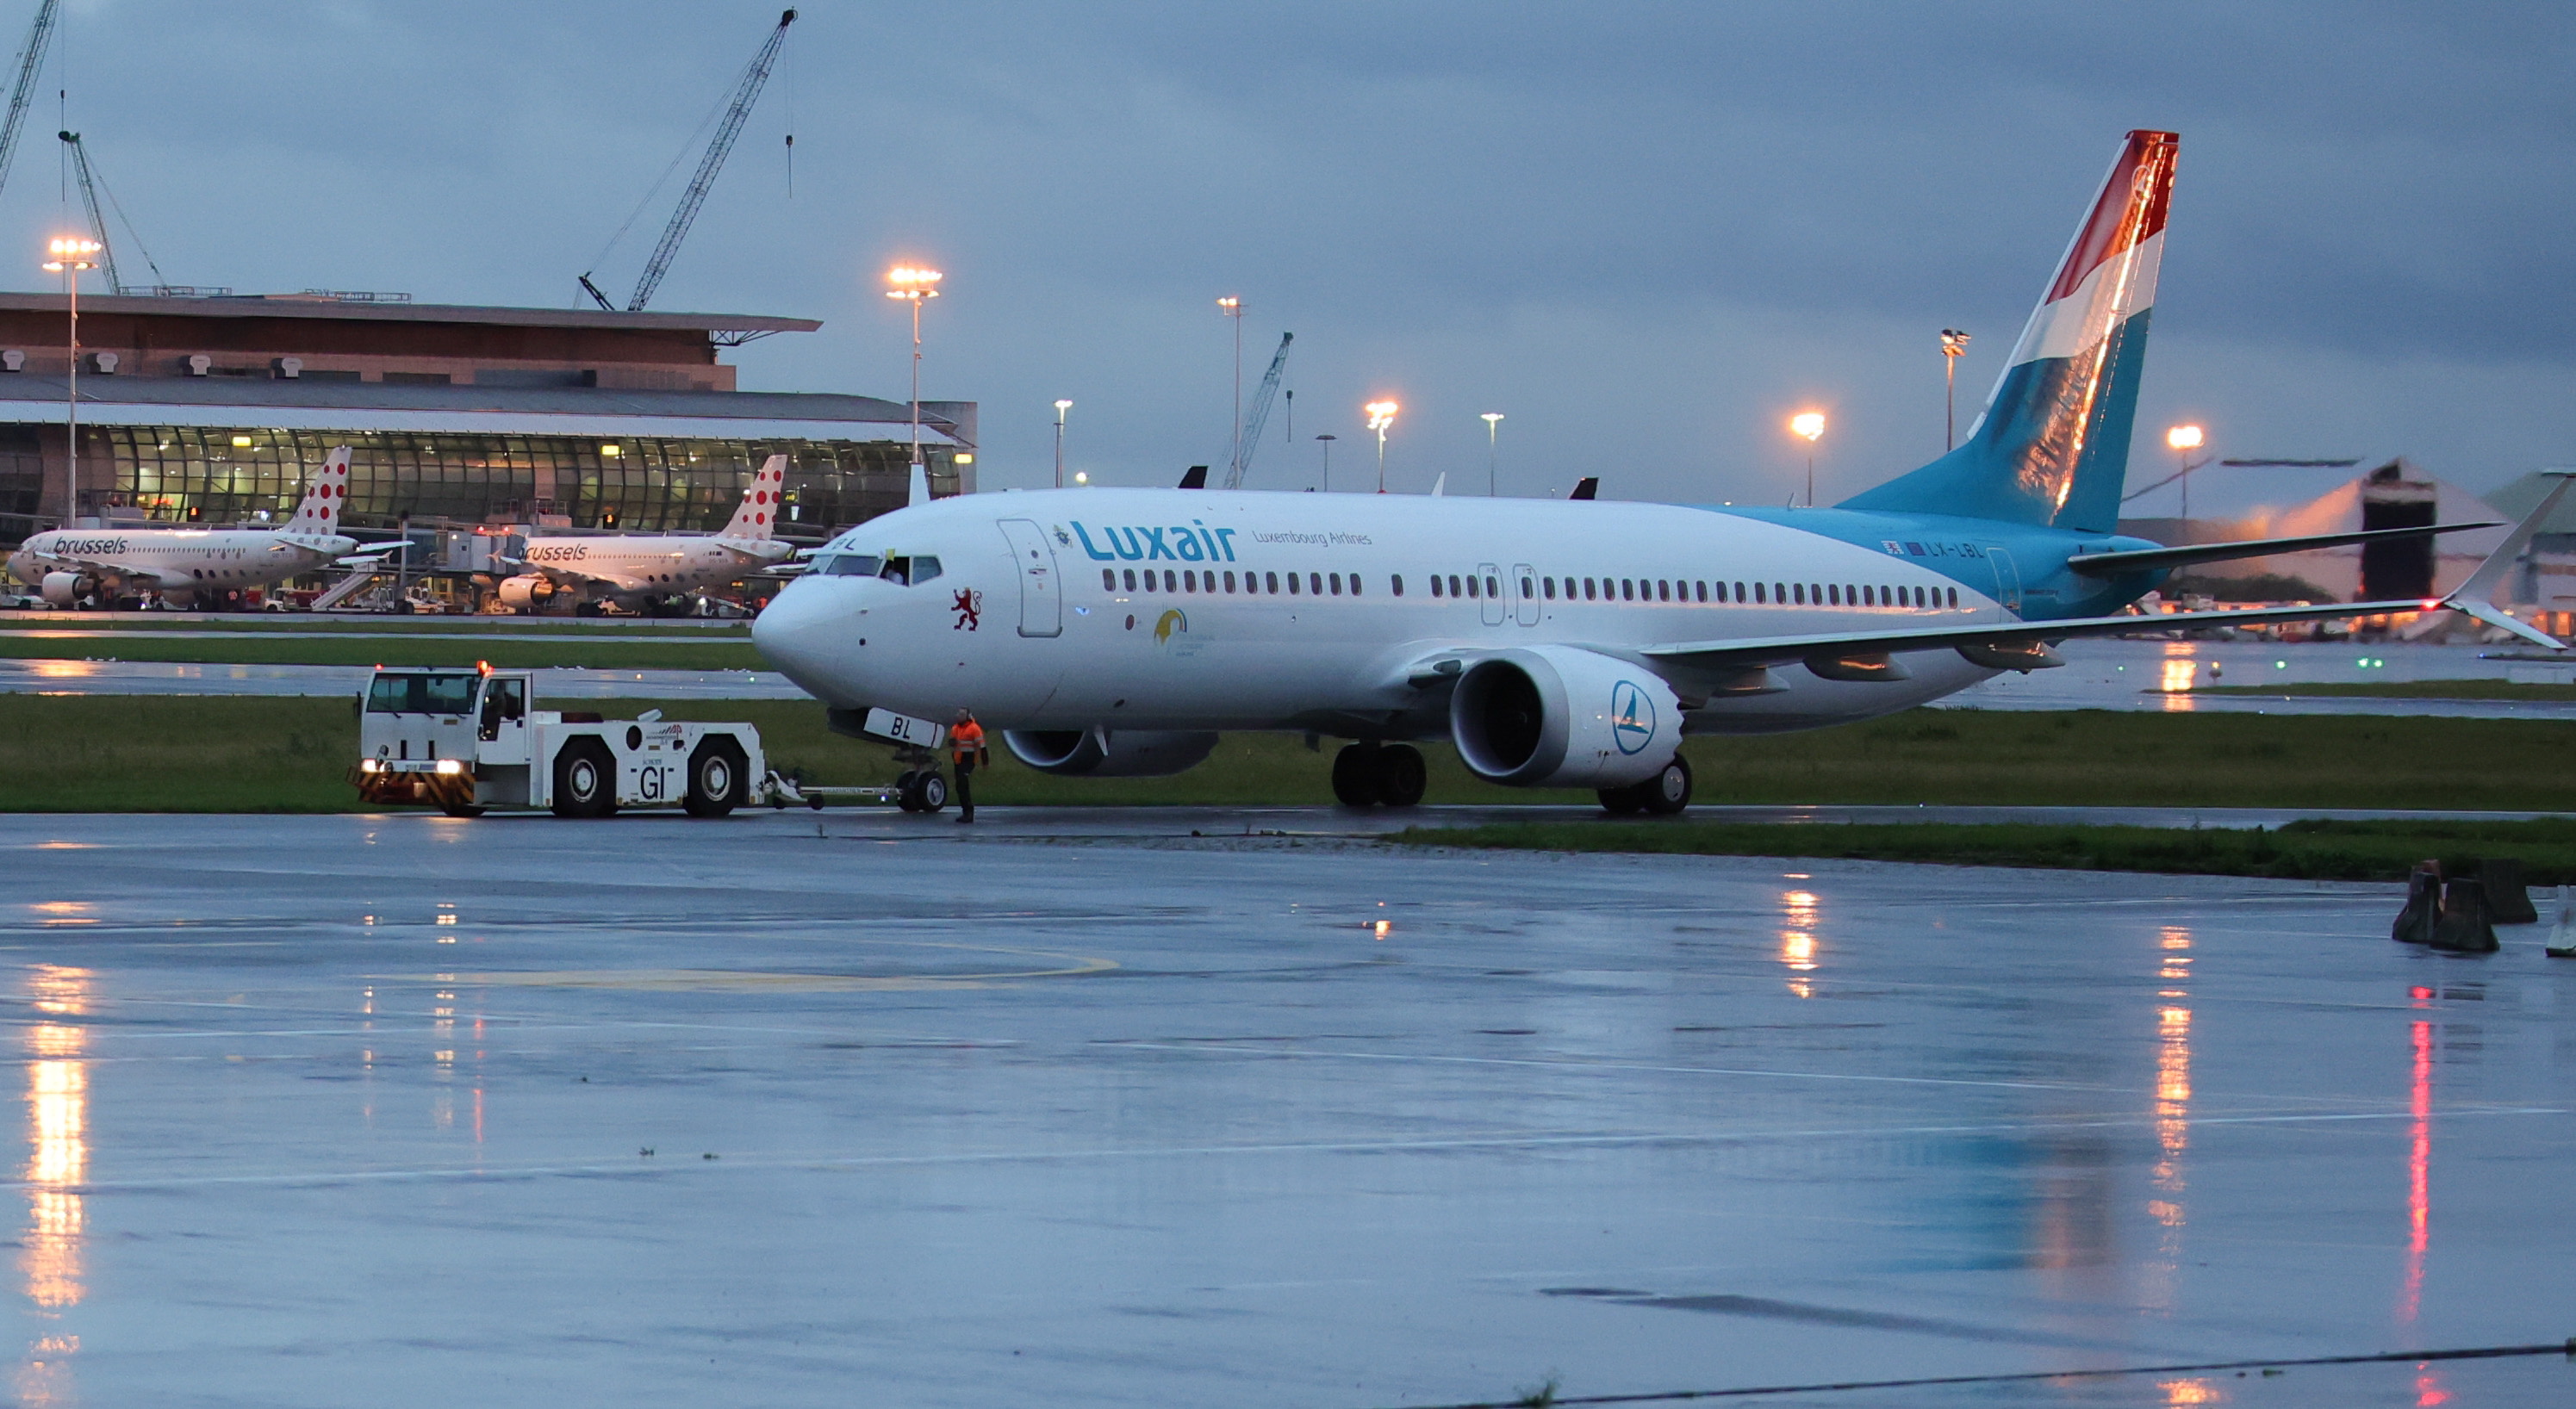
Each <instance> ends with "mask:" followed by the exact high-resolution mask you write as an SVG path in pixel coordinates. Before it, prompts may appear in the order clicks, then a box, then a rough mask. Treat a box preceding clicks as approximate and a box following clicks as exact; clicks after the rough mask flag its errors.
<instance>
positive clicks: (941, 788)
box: [912, 768, 948, 812]
mask: <svg viewBox="0 0 2576 1409" xmlns="http://www.w3.org/2000/svg"><path fill="white" fill-rule="evenodd" d="M912 794H913V796H914V797H917V798H919V799H921V805H920V806H918V807H915V808H914V809H913V811H915V812H937V811H940V810H941V809H943V808H945V807H947V806H948V779H947V778H946V777H945V776H943V775H942V774H941V773H940V771H939V770H938V769H936V768H925V769H923V770H921V772H920V773H919V774H918V775H917V776H915V777H914V779H913V782H912Z"/></svg>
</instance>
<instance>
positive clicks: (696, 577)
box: [501, 455, 795, 608]
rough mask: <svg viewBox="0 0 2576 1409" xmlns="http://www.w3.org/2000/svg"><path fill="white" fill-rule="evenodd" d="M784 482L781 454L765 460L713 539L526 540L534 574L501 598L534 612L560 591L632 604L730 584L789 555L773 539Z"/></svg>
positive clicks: (507, 584)
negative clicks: (739, 503) (729, 519)
mask: <svg viewBox="0 0 2576 1409" xmlns="http://www.w3.org/2000/svg"><path fill="white" fill-rule="evenodd" d="M786 484H787V457H786V456H784V455H772V456H770V457H769V459H768V461H767V462H765V463H764V464H762V465H761V467H760V471H759V473H757V474H754V475H753V476H752V477H751V486H750V487H749V488H747V489H745V490H744V491H743V492H742V503H741V505H740V506H738V507H737V508H735V510H734V511H733V519H732V521H731V522H729V523H727V524H726V525H725V526H724V528H723V529H722V530H720V531H718V532H717V533H715V534H714V535H713V536H709V535H706V534H702V533H701V534H688V535H677V536H669V537H655V538H643V537H633V538H625V537H607V536H600V537H569V536H567V537H555V538H530V539H529V540H528V556H527V558H526V565H527V566H528V567H529V568H531V569H532V571H529V572H526V573H522V574H520V575H519V576H516V577H511V578H505V579H503V581H502V583H501V600H502V602H503V603H505V604H507V605H509V606H513V607H522V608H525V607H535V606H540V605H542V604H544V603H545V602H546V601H547V600H548V599H549V598H551V597H553V596H554V594H555V593H556V592H557V591H559V590H562V591H571V592H574V593H576V594H578V600H581V601H595V600H597V599H599V598H601V597H614V598H616V599H618V600H620V601H625V602H635V601H640V600H643V599H646V598H658V597H669V596H674V595H676V594H678V593H682V592H690V591H695V590H697V589H699V588H705V587H716V586H721V585H722V584H724V583H727V582H731V581H733V580H734V579H735V578H737V577H740V576H742V575H743V574H744V573H745V572H749V571H757V570H758V569H761V568H765V567H767V566H769V565H770V564H772V563H775V562H778V561H779V560H781V559H783V558H785V557H786V556H787V555H788V554H789V553H791V552H793V551H795V550H794V549H793V548H792V547H791V546H790V545H788V544H786V543H782V542H780V541H778V538H777V536H776V532H777V520H778V495H779V491H780V490H782V489H783V488H785V487H786Z"/></svg>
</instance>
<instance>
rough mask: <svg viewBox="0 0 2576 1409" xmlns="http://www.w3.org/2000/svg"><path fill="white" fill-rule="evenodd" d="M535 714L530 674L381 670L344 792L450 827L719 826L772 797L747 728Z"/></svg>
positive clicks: (657, 715) (363, 712)
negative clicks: (523, 821) (707, 821)
mask: <svg viewBox="0 0 2576 1409" xmlns="http://www.w3.org/2000/svg"><path fill="white" fill-rule="evenodd" d="M536 704H537V693H536V676H535V673H534V672H533V671H526V670H492V669H489V668H476V669H473V670H459V669H424V668H393V667H379V668H378V669H377V671H376V673H375V675H374V677H373V678H371V679H370V680H369V681H368V682H367V693H366V694H365V695H364V696H362V697H361V698H360V699H359V702H358V706H359V713H358V721H359V722H358V745H359V751H360V757H359V759H358V762H357V765H356V766H355V767H354V768H352V769H350V771H349V781H350V782H351V783H352V784H354V785H355V786H356V787H357V789H358V796H359V797H361V798H363V799H365V800H366V801H368V802H373V803H394V804H403V803H422V804H427V805H430V806H434V807H436V808H438V809H439V810H440V811H442V812H445V813H446V814H447V815H448V816H450V817H479V816H481V815H482V814H483V812H484V811H485V810H486V809H489V808H494V807H507V808H518V807H524V808H539V807H542V808H547V809H550V810H552V811H553V813H554V814H555V815H556V816H558V817H606V816H609V815H610V814H612V813H615V812H617V811H619V810H621V809H627V808H660V807H676V808H679V809H680V810H681V811H683V812H686V813H688V814H689V815H690V816H692V817H722V816H724V815H725V814H726V813H728V812H731V811H733V810H734V809H735V808H736V807H740V806H742V805H744V804H746V803H749V802H751V801H753V800H755V797H762V798H765V797H768V796H769V795H770V793H771V790H772V789H773V787H774V786H775V783H774V780H773V779H772V778H771V777H770V776H769V774H768V762H767V759H766V758H765V757H764V756H763V755H762V753H761V750H760V730H759V729H758V728H756V727H754V726H752V725H749V724H701V723H693V722H688V721H682V720H672V719H664V718H662V712H661V711H660V710H658V709H650V710H646V711H645V712H644V713H643V714H642V715H640V716H638V717H637V718H634V719H631V720H630V719H609V718H606V717H605V716H603V715H602V714H600V713H599V712H597V711H595V710H548V709H538V708H536Z"/></svg>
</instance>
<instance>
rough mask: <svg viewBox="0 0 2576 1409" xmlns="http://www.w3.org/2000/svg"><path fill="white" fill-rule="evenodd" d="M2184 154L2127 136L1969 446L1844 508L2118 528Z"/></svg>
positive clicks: (2150, 137) (2173, 144)
mask: <svg viewBox="0 0 2576 1409" xmlns="http://www.w3.org/2000/svg"><path fill="white" fill-rule="evenodd" d="M2180 145H2181V139H2180V138H2179V137H2177V136H2175V135H2174V134H2173V133H2170V132H2132V133H2130V134H2129V136H2128V141H2127V142H2126V144H2125V145H2124V146H2122V148H2121V150H2120V158H2119V160H2118V161H2115V162H2113V163H2112V164H2111V174H2110V176H2109V177H2108V179H2106V180H2105V181H2104V182H2103V183H2102V191H2101V194H2100V195H2098V196H2096V197H2095V198H2094V201H2093V207H2092V210H2091V212H2090V213H2089V214H2088V215H2087V216H2086V217H2085V220H2084V224H2083V225H2082V226H2081V227H2080V228H2078V229H2077V230H2076V232H2075V240H2074V243H2073V244H2071V245H2069V246H2068V247H2067V250H2066V257H2065V259H2063V260H2062V261H2060V262H2059V264H2058V268H2057V277H2056V278H2054V279H2052V280H2050V281H2049V285H2048V291H2047V293H2046V294H2045V295H2044V296H2043V297H2042V298H2041V299H2040V301H2039V307H2038V308H2037V309H2036V310H2034V311H2033V312H2032V313H2031V315H2030V323H2029V325H2028V326H2027V327H2025V328H2024V329H2023V330H2022V335H2021V341H2020V342H2019V343H2016V344H2015V345H2014V346H2013V354H2012V358H2011V360H2010V362H2009V363H2008V364H2007V365H2006V366H2005V368H2004V374H2003V377H2002V378H2001V379H2000V380H1999V381H1997V382H1996V383H1995V389H1994V393H1993V395H1992V396H1991V397H1990V398H1989V399H1988V401H1987V403H1986V409H1985V414H1983V415H1982V416H1979V417H1978V418H1977V423H1976V425H1975V426H1973V427H1971V428H1970V429H1969V432H1968V439H1967V442H1966V443H1965V444H1963V445H1961V446H1960V447H1959V448H1958V449H1956V450H1953V451H1951V452H1950V453H1949V454H1947V455H1944V456H1942V457H1941V458H1940V459H1938V460H1935V461H1933V462H1932V463H1931V464H1928V465H1925V466H1924V467H1923V468H1921V469H1919V470H1916V471H1914V472H1912V473H1910V474H1906V475H1901V476H1899V477H1898V478H1896V479H1893V480H1890V481H1888V482H1887V483H1885V484H1882V485H1880V486H1878V487H1877V488H1875V489H1872V490H1869V491H1867V492H1866V493H1863V494H1860V495H1857V496H1854V497H1853V498H1850V499H1847V500H1845V501H1843V504H1842V506H1841V507H1843V508H1847V509H1878V510H1895V511H1898V512H1909V513H1926V514H1959V515H1965V516H1969V517H1974V518H1985V519H1998V520H2002V521H2004V522H2007V523H2024V524H2047V525H2052V526H2055V527H2060V528H2072V529H2079V530H2082V531H2085V532H2088V533H2107V532H2109V531H2111V530H2112V529H2113V528H2115V527H2117V526H2118V523H2119V517H2120V488H2121V482H2122V480H2123V479H2124V478H2126V476H2127V474H2128V468H2129V435H2130V430H2131V423H2132V421H2133V420H2134V419H2135V417H2136V415H2137V409H2138V377H2139V374H2140V372H2141V370H2142V369H2143V367H2144V365H2145V361H2146V349H2147V322H2148V319H2149V316H2150V314H2151V313H2152V312H2153V309H2154V306H2155V301H2156V266H2157V264H2158V263H2159V262H2160V261H2161V259H2162V258H2163V255H2164V243H2165V241H2164V231H2165V209H2166V206H2167V204H2168V202H2169V201H2170V200H2171V198H2172V194H2173V174H2174V155H2175V152H2176V151H2177V149H2178V148H2179V147H2180Z"/></svg>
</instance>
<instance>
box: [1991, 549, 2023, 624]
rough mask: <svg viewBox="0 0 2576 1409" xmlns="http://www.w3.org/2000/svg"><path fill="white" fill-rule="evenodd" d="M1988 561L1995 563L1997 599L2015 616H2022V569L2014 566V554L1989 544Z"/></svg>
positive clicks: (2006, 610)
mask: <svg viewBox="0 0 2576 1409" xmlns="http://www.w3.org/2000/svg"><path fill="white" fill-rule="evenodd" d="M1986 561H1987V562H1988V563H1991V564H1993V565H1994V569H1995V600H1996V601H1998V602H2001V603H2003V604H2004V611H2005V612H2006V613H2008V614H2010V615H2012V616H2015V617H2018V616H2020V615H2021V570H2020V569H2019V568H2016V567H2014V566H2013V560H2012V554H2010V553H2007V552H2005V551H2004V550H2003V549H2001V548H1998V547H1995V546H1994V545H1993V544H1988V545H1986Z"/></svg>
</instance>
